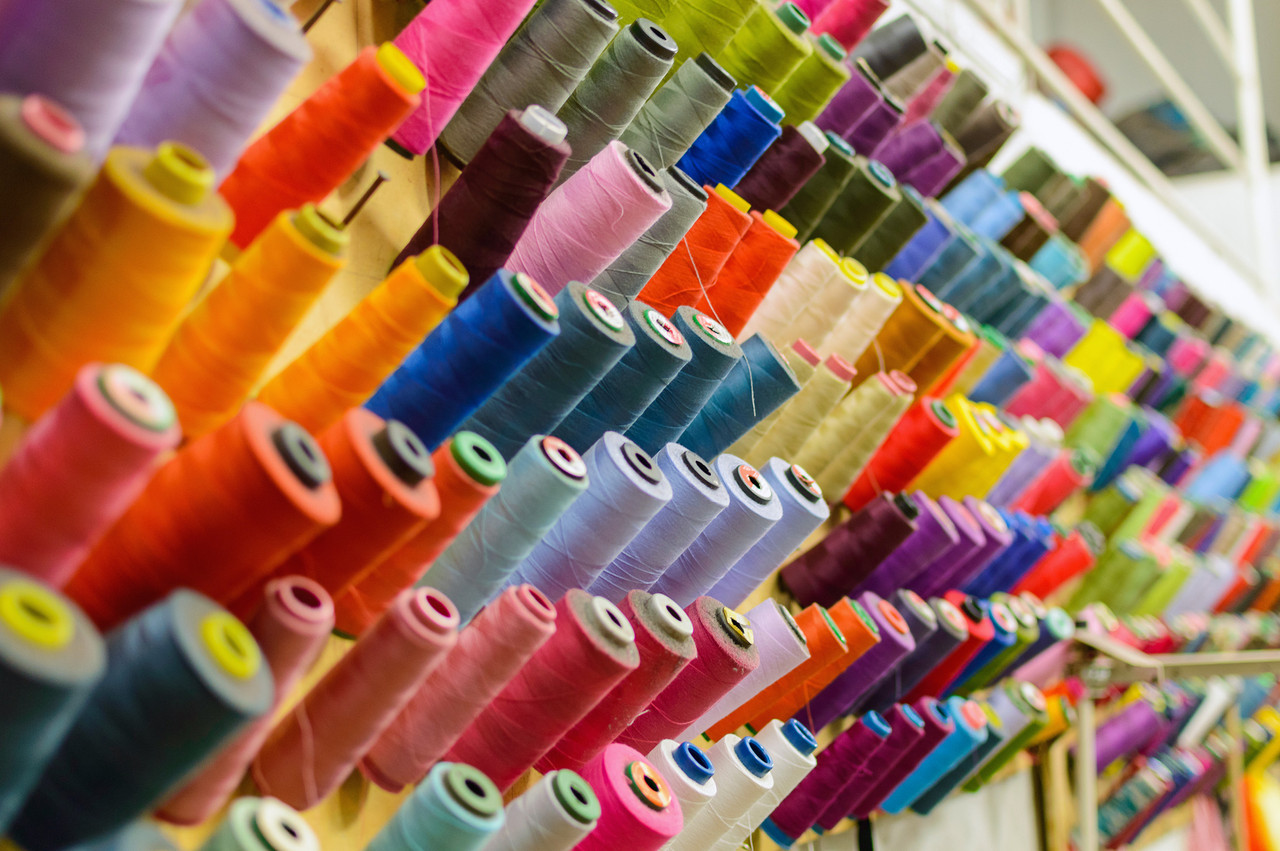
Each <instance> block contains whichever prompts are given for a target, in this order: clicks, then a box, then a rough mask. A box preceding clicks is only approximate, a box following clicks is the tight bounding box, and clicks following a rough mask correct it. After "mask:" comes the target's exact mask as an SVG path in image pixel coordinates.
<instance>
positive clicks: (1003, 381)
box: [969, 346, 1035, 408]
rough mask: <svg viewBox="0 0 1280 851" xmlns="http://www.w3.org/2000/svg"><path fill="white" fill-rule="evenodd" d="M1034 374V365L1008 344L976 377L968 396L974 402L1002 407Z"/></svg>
mask: <svg viewBox="0 0 1280 851" xmlns="http://www.w3.org/2000/svg"><path fill="white" fill-rule="evenodd" d="M1034 374H1035V365H1034V364H1033V363H1031V362H1030V361H1029V360H1027V358H1026V357H1025V356H1024V355H1023V354H1022V353H1021V352H1019V351H1018V349H1017V347H1016V346H1009V347H1008V348H1006V349H1005V350H1004V351H1003V352H1001V354H1000V357H998V358H996V361H995V363H993V364H991V366H990V367H988V368H987V371H986V372H984V373H983V374H982V378H980V379H978V383H977V384H975V385H974V386H973V389H972V390H970V391H969V398H970V399H971V400H972V401H974V402H990V403H991V404H992V405H995V406H996V407H997V408H999V407H1002V406H1003V405H1004V403H1005V402H1008V401H1009V400H1010V399H1011V398H1013V395H1014V394H1015V393H1017V392H1018V391H1019V390H1021V389H1022V387H1023V385H1025V384H1026V383H1027V382H1029V381H1030V380H1031V377H1032V376H1033V375H1034Z"/></svg>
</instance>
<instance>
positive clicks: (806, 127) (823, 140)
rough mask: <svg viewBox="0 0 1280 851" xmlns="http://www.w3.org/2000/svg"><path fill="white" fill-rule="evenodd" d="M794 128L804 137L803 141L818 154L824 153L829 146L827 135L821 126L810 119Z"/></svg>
mask: <svg viewBox="0 0 1280 851" xmlns="http://www.w3.org/2000/svg"><path fill="white" fill-rule="evenodd" d="M796 129H797V130H799V131H800V135H801V136H803V137H804V138H805V141H806V142H808V143H809V144H810V145H812V146H813V149H814V150H815V151H817V152H818V153H820V154H822V153H826V150H827V148H829V147H830V146H831V143H830V142H829V141H827V135H826V134H825V133H823V132H822V128H820V127H819V126H818V125H816V124H814V123H813V122H812V121H806V122H804V123H803V124H801V125H800V126H799V127H797V128H796Z"/></svg>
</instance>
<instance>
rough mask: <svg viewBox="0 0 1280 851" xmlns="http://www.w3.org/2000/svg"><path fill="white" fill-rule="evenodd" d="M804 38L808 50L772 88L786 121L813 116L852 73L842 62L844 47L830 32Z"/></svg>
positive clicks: (793, 121) (807, 119)
mask: <svg viewBox="0 0 1280 851" xmlns="http://www.w3.org/2000/svg"><path fill="white" fill-rule="evenodd" d="M806 39H807V40H808V42H809V47H810V52H809V53H807V54H805V56H804V58H803V59H801V60H800V64H798V65H797V66H796V67H795V70H793V71H792V72H791V73H790V74H789V75H788V76H787V78H786V79H785V80H784V81H783V82H782V85H780V86H778V87H777V88H776V89H775V90H774V91H773V98H774V100H776V101H777V102H778V106H780V107H782V109H783V111H784V112H785V113H786V114H787V117H786V120H787V122H788V123H789V124H799V123H801V122H804V121H813V120H814V119H815V118H817V117H818V115H819V114H820V113H821V112H822V110H823V108H824V107H826V105H827V104H828V103H829V102H830V101H831V99H832V98H833V97H835V94H836V92H838V91H839V90H840V88H841V87H842V86H843V85H844V84H845V83H847V82H849V78H850V74H851V73H852V72H851V71H850V70H849V68H848V67H847V66H846V65H845V64H844V60H845V56H846V52H845V49H844V47H843V46H841V44H840V42H838V41H836V40H835V39H834V38H832V36H831V35H830V34H828V33H822V34H821V35H813V34H810V35H808V36H806Z"/></svg>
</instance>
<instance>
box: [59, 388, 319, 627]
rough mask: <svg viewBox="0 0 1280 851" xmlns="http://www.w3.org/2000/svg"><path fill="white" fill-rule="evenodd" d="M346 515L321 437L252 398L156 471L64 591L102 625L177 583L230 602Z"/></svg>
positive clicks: (157, 597)
mask: <svg viewBox="0 0 1280 851" xmlns="http://www.w3.org/2000/svg"><path fill="white" fill-rule="evenodd" d="M340 513H341V509H340V508H339V504H338V492H337V490H336V489H335V488H334V486H333V482H332V481H331V476H330V472H329V464H328V462H327V461H326V460H325V457H324V454H323V453H322V452H321V451H320V447H319V446H317V445H316V442H315V440H314V439H312V438H311V436H310V435H308V434H307V433H306V432H305V431H303V430H302V429H301V428H300V427H299V426H298V425H297V424H295V423H291V422H289V421H288V420H285V419H284V418H283V417H281V416H280V415H279V414H277V413H276V412H275V411H273V410H271V409H270V408H268V407H267V406H265V405H261V404H258V403H257V402H250V403H249V404H248V405H246V406H245V407H244V409H243V410H242V411H241V412H240V414H239V415H238V416H237V417H236V418H235V419H233V420H231V421H230V422H228V423H226V424H225V425H223V426H222V427H221V428H219V429H217V430H215V431H212V432H210V433H209V434H207V435H205V436H204V437H202V438H200V439H199V440H196V441H194V442H192V443H191V444H189V445H188V446H187V447H186V448H185V449H183V450H182V451H181V452H179V453H178V454H177V455H175V456H174V457H173V458H172V459H171V460H170V461H169V463H167V464H165V465H164V466H163V467H161V468H160V470H159V471H157V472H156V474H155V476H154V477H153V478H152V479H151V481H150V483H148V485H147V487H146V489H145V490H144V491H143V492H142V495H141V496H139V497H138V499H137V500H136V501H135V502H134V503H133V505H131V506H130V507H129V509H128V511H126V512H125V513H124V515H123V516H121V518H120V519H119V520H118V521H117V522H116V524H115V525H114V526H112V527H111V529H110V530H109V531H108V532H107V534H106V535H104V536H103V537H102V539H101V540H99V541H98V543H97V545H96V546H95V547H94V548H93V550H92V552H90V553H89V556H88V557H87V558H86V559H85V561H84V564H82V565H81V566H80V569H79V570H78V571H77V572H76V573H75V575H74V576H72V578H71V582H70V583H69V584H68V585H67V588H66V591H67V594H68V595H69V596H70V597H71V598H72V599H74V600H76V601H77V602H78V603H80V605H81V606H82V607H83V608H84V610H85V613H86V614H88V615H89V617H90V618H92V619H93V621H94V623H96V624H97V625H98V626H99V627H102V628H103V629H108V628H110V627H113V626H115V625H116V624H118V623H120V622H121V621H123V620H125V619H126V618H129V617H130V616H132V615H134V614H136V613H137V612H139V611H141V610H142V609H144V608H146V607H147V606H149V605H151V604H152V603H154V602H156V601H157V600H160V599H161V598H163V597H164V596H165V595H167V594H168V593H169V592H171V591H173V590H174V589H175V588H180V587H185V588H191V589H193V590H195V591H199V592H200V593H202V594H205V595H206V596H208V597H210V598H211V599H213V600H214V601H215V602H218V603H221V604H223V605H226V604H228V603H231V602H232V601H234V600H236V599H238V598H239V597H240V595H241V594H243V593H244V592H245V591H246V590H248V589H249V588H251V587H253V586H254V585H256V584H257V583H258V582H260V581H261V580H262V579H263V577H265V576H267V575H268V574H270V573H271V571H272V570H273V569H274V568H275V567H276V566H277V565H279V564H280V563H281V562H282V561H284V560H285V559H286V558H288V557H289V555H291V554H292V553H294V552H296V551H297V550H298V549H299V548H301V547H302V546H304V545H305V544H306V543H307V542H308V541H310V540H311V539H312V538H314V537H315V536H316V535H317V534H319V533H320V531H321V530H322V529H324V528H325V527H326V526H332V525H333V524H334V523H337V522H338V517H339V515H340Z"/></svg>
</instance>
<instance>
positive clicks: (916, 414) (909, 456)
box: [844, 396, 960, 511]
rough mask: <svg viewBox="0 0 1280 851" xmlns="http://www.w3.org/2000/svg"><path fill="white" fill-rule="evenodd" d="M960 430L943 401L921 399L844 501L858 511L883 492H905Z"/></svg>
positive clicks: (863, 472) (886, 439) (929, 398)
mask: <svg viewBox="0 0 1280 851" xmlns="http://www.w3.org/2000/svg"><path fill="white" fill-rule="evenodd" d="M959 433H960V432H959V429H958V427H957V425H956V418H955V415H954V414H952V413H951V411H950V410H949V409H948V408H947V406H946V404H945V403H943V402H942V400H940V399H934V398H931V397H928V396H925V397H923V398H921V399H920V401H918V402H916V404H915V405H913V406H911V408H910V409H909V410H908V411H907V412H906V414H904V415H903V417H902V419H901V420H899V421H898V424H897V425H895V426H894V427H893V431H891V432H889V436H888V437H887V438H885V442H884V444H883V445H882V446H881V447H880V449H879V450H877V452H876V454H875V455H874V456H872V458H871V461H870V462H869V463H868V464H867V468H866V469H865V470H863V471H862V475H860V476H858V480H857V481H856V482H854V483H853V487H851V488H849V492H848V493H846V494H845V495H844V504H845V505H847V506H848V507H849V508H850V509H851V510H852V511H858V510H860V509H861V508H862V507H863V506H865V505H866V504H867V503H868V502H870V501H871V500H873V499H875V498H876V496H878V495H879V494H881V493H884V492H886V491H888V492H891V493H892V492H900V491H902V490H903V489H905V488H906V486H907V485H909V484H910V483H911V481H912V479H914V478H915V477H916V476H918V475H919V474H920V471H921V470H923V469H924V468H925V467H927V466H929V463H930V462H931V461H933V459H934V458H937V457H938V455H939V454H940V453H941V452H942V450H943V449H945V448H946V447H947V444H948V443H950V442H951V441H952V440H954V439H955V438H956V436H957V435H959Z"/></svg>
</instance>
